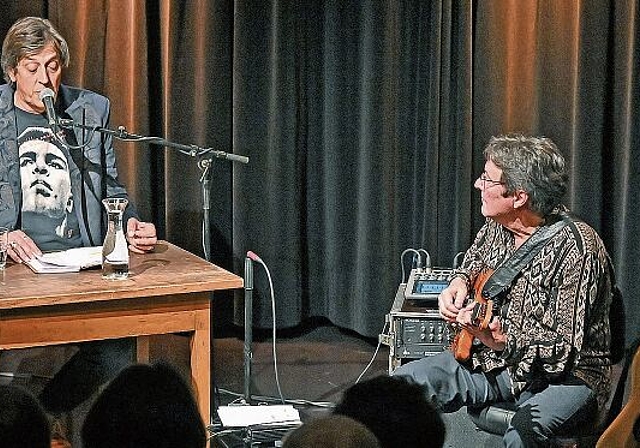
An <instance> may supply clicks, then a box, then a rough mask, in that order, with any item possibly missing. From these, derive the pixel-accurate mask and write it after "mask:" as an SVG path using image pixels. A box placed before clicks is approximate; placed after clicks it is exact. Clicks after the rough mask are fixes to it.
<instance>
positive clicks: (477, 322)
mask: <svg viewBox="0 0 640 448" xmlns="http://www.w3.org/2000/svg"><path fill="white" fill-rule="evenodd" d="M491 274H493V271H492V270H490V269H487V270H484V271H482V272H481V273H480V274H479V275H478V277H476V280H475V282H474V283H473V300H474V303H475V305H474V308H473V311H472V316H471V317H472V322H471V323H472V325H474V326H476V327H478V328H479V329H481V330H483V329H485V328H487V327H488V326H489V322H491V317H492V306H493V302H492V301H491V300H487V299H485V298H484V297H482V288H483V287H484V284H485V283H486V282H487V280H488V279H489V277H491ZM473 339H474V336H473V335H472V334H471V333H470V332H469V331H468V330H466V329H464V328H461V329H460V331H458V333H457V334H456V336H455V338H454V340H453V343H452V344H451V351H452V352H453V356H454V357H455V358H456V360H458V361H460V362H465V361H467V360H468V359H469V357H470V356H471V347H472V346H473Z"/></svg>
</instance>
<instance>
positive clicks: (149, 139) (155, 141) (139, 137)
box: [59, 119, 249, 163]
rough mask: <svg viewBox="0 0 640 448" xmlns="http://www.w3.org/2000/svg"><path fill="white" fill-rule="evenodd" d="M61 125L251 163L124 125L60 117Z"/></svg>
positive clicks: (224, 153)
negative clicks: (113, 126) (106, 125)
mask: <svg viewBox="0 0 640 448" xmlns="http://www.w3.org/2000/svg"><path fill="white" fill-rule="evenodd" d="M59 125H60V127H63V128H67V129H72V128H80V129H84V130H88V131H92V132H100V133H102V134H108V135H110V136H112V137H114V138H116V139H118V140H122V141H125V142H136V143H151V144H154V145H158V146H164V147H167V148H172V149H177V150H178V151H179V152H180V153H182V154H185V155H188V156H191V157H206V156H212V157H215V158H217V159H226V160H229V161H230V162H240V163H249V157H247V156H241V155H238V154H233V153H229V152H225V151H221V150H215V149H213V148H202V147H200V146H197V145H185V144H182V143H175V142H172V141H169V140H167V139H165V138H162V137H150V136H143V135H138V134H132V133H129V132H127V130H126V129H125V127H124V126H119V127H118V130H117V131H114V130H113V129H108V128H103V127H100V126H87V125H84V124H79V123H75V122H74V121H73V120H68V119H60V120H59Z"/></svg>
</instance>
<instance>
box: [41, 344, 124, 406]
mask: <svg viewBox="0 0 640 448" xmlns="http://www.w3.org/2000/svg"><path fill="white" fill-rule="evenodd" d="M134 347H135V341H134V340H133V339H109V340H104V341H91V342H83V343H81V344H79V350H78V352H76V354H75V355H73V356H72V357H71V359H70V360H69V361H67V363H65V365H63V366H62V368H61V369H60V370H59V371H58V373H56V374H55V376H54V377H53V378H52V379H51V380H50V381H49V382H48V383H47V384H46V386H45V387H44V389H43V390H42V392H41V394H40V397H39V398H40V402H41V403H42V405H43V406H44V408H45V410H46V411H47V412H48V413H50V414H53V415H59V414H62V413H67V412H70V411H72V410H73V409H74V408H76V407H77V406H78V405H80V404H81V403H83V402H84V401H86V400H87V399H89V398H90V397H91V396H92V395H93V394H95V393H96V392H97V391H98V390H99V388H100V386H102V385H103V384H106V383H107V382H109V381H110V380H112V379H113V378H115V376H116V375H117V374H118V373H119V372H120V371H121V370H122V369H123V368H124V367H126V366H127V365H129V364H131V362H132V360H133V351H134Z"/></svg>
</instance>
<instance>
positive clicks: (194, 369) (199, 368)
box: [0, 241, 243, 424]
mask: <svg viewBox="0 0 640 448" xmlns="http://www.w3.org/2000/svg"><path fill="white" fill-rule="evenodd" d="M129 272H130V277H129V278H128V279H127V280H104V279H103V278H102V276H101V271H100V269H89V270H85V271H81V272H79V273H73V274H34V273H33V272H31V270H30V269H29V268H28V267H26V266H24V265H21V264H11V263H9V264H8V265H7V267H6V269H5V270H4V271H0V349H16V348H26V347H37V346H46V345H56V344H66V343H76V342H82V341H91V340H102V339H113V338H122V337H136V338H137V343H138V344H137V347H138V348H137V359H138V361H139V362H147V361H148V360H149V336H152V335H159V334H169V333H178V332H181V333H182V332H186V333H188V334H189V335H190V338H191V340H190V343H191V355H190V356H191V379H192V382H193V386H194V389H195V393H196V399H197V401H198V407H199V409H200V412H201V414H202V417H203V420H204V422H205V423H207V424H208V423H209V421H210V387H211V383H210V381H211V371H210V370H211V364H210V361H211V351H210V326H211V325H210V317H211V294H210V293H211V292H212V291H217V290H223V289H235V288H242V286H243V280H242V278H241V277H239V276H237V275H235V274H232V273H231V272H228V271H225V270H224V269H222V268H220V267H218V266H215V265H213V264H211V263H209V262H207V261H205V260H203V259H201V258H199V257H197V256H195V255H193V254H191V253H189V252H187V251H185V250H183V249H180V248H179V247H176V246H174V245H172V244H171V243H168V242H166V241H159V242H158V245H157V247H156V250H155V251H154V252H153V253H150V254H145V255H137V254H131V260H130V262H129Z"/></svg>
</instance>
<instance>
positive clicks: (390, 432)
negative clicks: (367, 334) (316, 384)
mask: <svg viewBox="0 0 640 448" xmlns="http://www.w3.org/2000/svg"><path fill="white" fill-rule="evenodd" d="M334 414H338V415H345V416H347V417H351V418H353V419H355V420H357V421H359V422H361V423H363V424H364V425H365V426H367V427H368V428H369V429H370V430H371V431H372V432H373V433H374V434H375V435H376V437H377V438H378V440H379V442H380V445H381V446H382V448H396V447H397V448H411V447H420V448H424V447H442V446H443V445H444V438H445V432H446V430H445V426H444V421H443V420H442V417H441V415H440V413H439V411H437V410H436V408H435V407H434V406H433V405H432V404H431V403H430V402H429V400H428V399H427V398H426V396H425V394H424V391H423V389H422V387H421V386H420V385H418V384H415V383H413V382H411V381H410V380H408V379H407V378H405V377H395V376H386V375H382V376H378V377H375V378H372V379H370V380H367V381H363V382H360V383H357V384H354V385H353V386H351V387H350V388H349V389H347V390H346V391H345V393H344V395H343V397H342V400H341V401H340V402H339V403H338V405H337V406H336V408H335V410H334Z"/></svg>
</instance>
